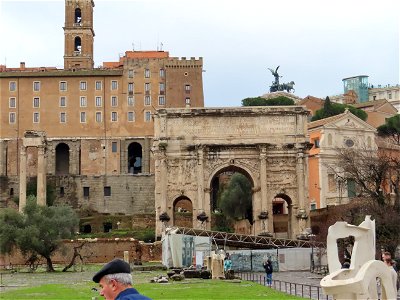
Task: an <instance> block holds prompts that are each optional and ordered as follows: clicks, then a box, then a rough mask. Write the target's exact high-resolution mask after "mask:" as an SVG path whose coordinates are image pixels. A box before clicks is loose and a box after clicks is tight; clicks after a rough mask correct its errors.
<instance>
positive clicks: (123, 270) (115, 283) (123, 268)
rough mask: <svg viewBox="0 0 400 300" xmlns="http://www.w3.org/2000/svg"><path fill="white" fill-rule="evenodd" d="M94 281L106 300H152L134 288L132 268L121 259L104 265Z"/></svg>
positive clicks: (94, 277)
mask: <svg viewBox="0 0 400 300" xmlns="http://www.w3.org/2000/svg"><path fill="white" fill-rule="evenodd" d="M93 281H94V282H96V283H98V284H99V286H100V296H103V297H104V298H105V299H106V300H151V299H150V298H148V297H146V296H143V295H141V294H139V292H138V291H137V290H136V289H134V288H133V287H132V275H131V267H130V266H129V264H128V263H127V262H125V261H123V260H122V259H119V258H116V259H114V260H112V261H110V262H109V263H107V264H106V265H104V266H103V268H101V270H100V271H98V272H97V273H96V274H95V275H94V276H93Z"/></svg>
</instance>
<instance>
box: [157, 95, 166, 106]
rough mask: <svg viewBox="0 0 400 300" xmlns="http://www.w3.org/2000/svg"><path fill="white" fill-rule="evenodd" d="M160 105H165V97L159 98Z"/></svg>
mask: <svg viewBox="0 0 400 300" xmlns="http://www.w3.org/2000/svg"><path fill="white" fill-rule="evenodd" d="M158 105H165V96H158Z"/></svg>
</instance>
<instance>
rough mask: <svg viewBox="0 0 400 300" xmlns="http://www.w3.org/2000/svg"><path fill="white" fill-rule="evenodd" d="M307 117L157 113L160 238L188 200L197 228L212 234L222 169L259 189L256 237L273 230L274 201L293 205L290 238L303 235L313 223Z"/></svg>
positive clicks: (265, 111)
mask: <svg viewBox="0 0 400 300" xmlns="http://www.w3.org/2000/svg"><path fill="white" fill-rule="evenodd" d="M307 114H308V113H307V111H306V110H305V108H303V107H300V106H286V107H240V108H187V109H161V110H158V112H157V114H156V115H155V136H154V148H153V151H154V155H155V163H156V168H155V170H156V171H155V180H156V183H155V208H156V233H157V235H158V236H160V235H161V232H162V228H163V226H165V225H174V211H173V210H174V203H176V201H177V199H182V197H184V199H186V200H188V201H190V202H191V204H192V209H193V220H192V222H193V223H192V225H193V228H199V229H210V228H211V225H210V224H211V222H210V221H211V218H212V214H211V212H212V208H211V206H212V205H211V198H212V193H213V191H212V181H213V178H214V177H215V176H217V175H218V174H220V173H221V172H223V171H224V170H234V171H238V172H240V173H242V174H244V175H245V176H247V177H248V179H249V181H250V182H251V184H252V185H253V187H252V191H253V219H254V220H253V221H254V223H253V225H252V226H253V229H252V232H253V233H254V234H260V233H271V234H272V233H274V214H273V211H272V207H273V204H272V202H273V200H274V199H275V198H281V199H284V200H285V201H286V203H287V205H288V226H287V228H288V237H289V238H295V237H296V235H297V234H299V233H301V232H303V231H304V229H305V228H306V227H308V226H309V218H308V214H309V207H308V199H307V198H308V189H307V186H308V175H307V174H308V172H307V153H308V149H309V142H308V138H307ZM199 214H202V215H204V214H205V215H206V217H208V219H207V221H206V222H203V223H202V222H200V221H199V220H198V215H199ZM161 215H162V216H163V217H164V218H163V217H161V220H160V216H161ZM165 216H167V217H165ZM168 219H169V220H168ZM203 220H204V219H203ZM163 223H167V224H163Z"/></svg>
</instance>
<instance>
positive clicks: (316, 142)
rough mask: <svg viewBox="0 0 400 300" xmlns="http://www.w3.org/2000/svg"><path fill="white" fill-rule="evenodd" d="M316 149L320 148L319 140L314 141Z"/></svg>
mask: <svg viewBox="0 0 400 300" xmlns="http://www.w3.org/2000/svg"><path fill="white" fill-rule="evenodd" d="M314 148H319V139H314Z"/></svg>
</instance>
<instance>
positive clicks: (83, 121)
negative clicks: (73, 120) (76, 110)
mask: <svg viewBox="0 0 400 300" xmlns="http://www.w3.org/2000/svg"><path fill="white" fill-rule="evenodd" d="M80 120H81V123H86V112H84V111H81V118H80Z"/></svg>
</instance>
